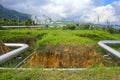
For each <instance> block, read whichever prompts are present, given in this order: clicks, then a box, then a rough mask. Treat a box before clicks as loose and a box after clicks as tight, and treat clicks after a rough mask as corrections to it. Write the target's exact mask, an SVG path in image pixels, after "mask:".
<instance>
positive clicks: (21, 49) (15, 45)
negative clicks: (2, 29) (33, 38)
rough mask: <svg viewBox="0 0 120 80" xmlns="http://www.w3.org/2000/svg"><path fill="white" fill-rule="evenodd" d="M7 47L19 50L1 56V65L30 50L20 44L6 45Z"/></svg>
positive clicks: (25, 45)
mask: <svg viewBox="0 0 120 80" xmlns="http://www.w3.org/2000/svg"><path fill="white" fill-rule="evenodd" d="M5 45H6V46H10V47H19V48H17V49H15V50H13V51H10V52H8V53H6V54H3V55H1V56H0V64H2V63H4V62H6V61H8V60H10V59H11V58H13V57H16V56H17V55H19V54H20V53H22V52H24V51H25V50H27V49H28V48H29V46H28V45H27V44H20V43H5Z"/></svg>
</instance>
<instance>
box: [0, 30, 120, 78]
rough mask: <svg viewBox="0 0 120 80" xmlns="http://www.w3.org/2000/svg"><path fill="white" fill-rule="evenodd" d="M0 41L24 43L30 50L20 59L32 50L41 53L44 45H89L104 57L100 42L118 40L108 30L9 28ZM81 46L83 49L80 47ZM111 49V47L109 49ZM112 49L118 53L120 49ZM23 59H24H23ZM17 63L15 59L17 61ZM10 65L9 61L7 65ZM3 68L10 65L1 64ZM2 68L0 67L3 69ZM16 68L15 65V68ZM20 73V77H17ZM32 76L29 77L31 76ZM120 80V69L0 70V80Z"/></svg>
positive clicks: (0, 34)
mask: <svg viewBox="0 0 120 80" xmlns="http://www.w3.org/2000/svg"><path fill="white" fill-rule="evenodd" d="M0 40H2V41H3V42H6V43H12V42H13V43H27V44H29V45H30V49H29V50H28V52H26V53H27V54H26V53H25V54H22V55H21V56H27V55H29V54H30V53H31V52H33V51H34V50H42V49H43V48H44V46H46V45H53V46H58V45H62V44H63V45H66V44H82V45H87V44H92V45H94V46H93V48H94V49H96V50H97V51H98V53H99V54H104V53H105V52H104V50H102V49H100V48H99V47H98V44H97V43H98V41H100V40H120V35H119V34H118V33H115V32H113V33H112V34H111V32H109V31H107V30H106V29H102V28H99V29H96V28H95V29H89V30H86V28H83V29H80V28H79V29H77V28H75V29H74V30H73V28H72V29H71V28H70V29H69V28H68V29H65V30H64V29H62V28H54V29H51V28H48V29H45V28H44V29H32V30H31V29H9V30H7V29H6V30H0ZM83 47H84V46H83ZM112 47H114V46H112ZM115 49H117V50H120V49H119V46H115ZM23 58H24V57H23ZM16 61H17V60H16ZM13 62H14V60H13ZM10 64H11V62H10ZM4 65H5V66H12V67H13V65H9V64H7V63H6V64H4ZM4 65H3V66H4ZM14 66H15V65H14ZM18 74H19V75H18ZM31 76H32V77H31ZM8 79H10V80H40V79H41V80H46V79H47V80H61V79H64V80H119V79H120V68H116V67H113V68H110V69H108V68H106V67H98V68H94V69H88V70H83V71H59V70H56V69H54V70H53V71H43V70H37V69H36V70H31V71H27V70H25V71H22V70H16V71H15V70H11V71H9V70H0V80H8Z"/></svg>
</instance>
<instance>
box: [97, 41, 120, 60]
mask: <svg viewBox="0 0 120 80" xmlns="http://www.w3.org/2000/svg"><path fill="white" fill-rule="evenodd" d="M106 44H120V41H116V40H104V41H99V42H98V45H99V46H100V47H101V48H103V49H104V50H106V51H108V52H109V53H110V54H112V55H113V56H115V57H117V58H118V59H119V60H120V52H119V51H117V50H115V49H113V48H111V47H109V46H107V45H106Z"/></svg>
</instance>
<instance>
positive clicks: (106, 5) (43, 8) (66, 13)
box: [0, 0, 120, 24]
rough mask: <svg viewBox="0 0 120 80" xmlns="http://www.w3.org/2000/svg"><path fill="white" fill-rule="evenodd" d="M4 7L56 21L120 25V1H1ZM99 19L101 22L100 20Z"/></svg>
mask: <svg viewBox="0 0 120 80" xmlns="http://www.w3.org/2000/svg"><path fill="white" fill-rule="evenodd" d="M0 4H2V5H3V6H4V7H7V8H10V9H14V10H17V11H19V12H24V13H29V14H32V15H35V16H43V15H44V16H49V17H51V18H52V19H54V20H57V19H63V18H64V19H70V20H77V21H81V22H94V23H98V21H99V23H106V22H107V21H109V22H111V23H112V24H120V23H119V22H120V9H119V8H120V0H0ZM98 19H99V20H98Z"/></svg>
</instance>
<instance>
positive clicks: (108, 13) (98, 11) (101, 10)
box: [83, 5, 118, 23]
mask: <svg viewBox="0 0 120 80" xmlns="http://www.w3.org/2000/svg"><path fill="white" fill-rule="evenodd" d="M98 17H99V22H100V23H104V22H106V21H109V22H116V21H118V18H117V16H116V15H115V9H114V8H113V7H112V6H111V5H107V6H100V7H97V8H94V9H92V10H91V11H90V12H89V13H88V14H87V13H86V14H85V15H83V19H84V20H85V21H87V22H96V23H97V22H98Z"/></svg>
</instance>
